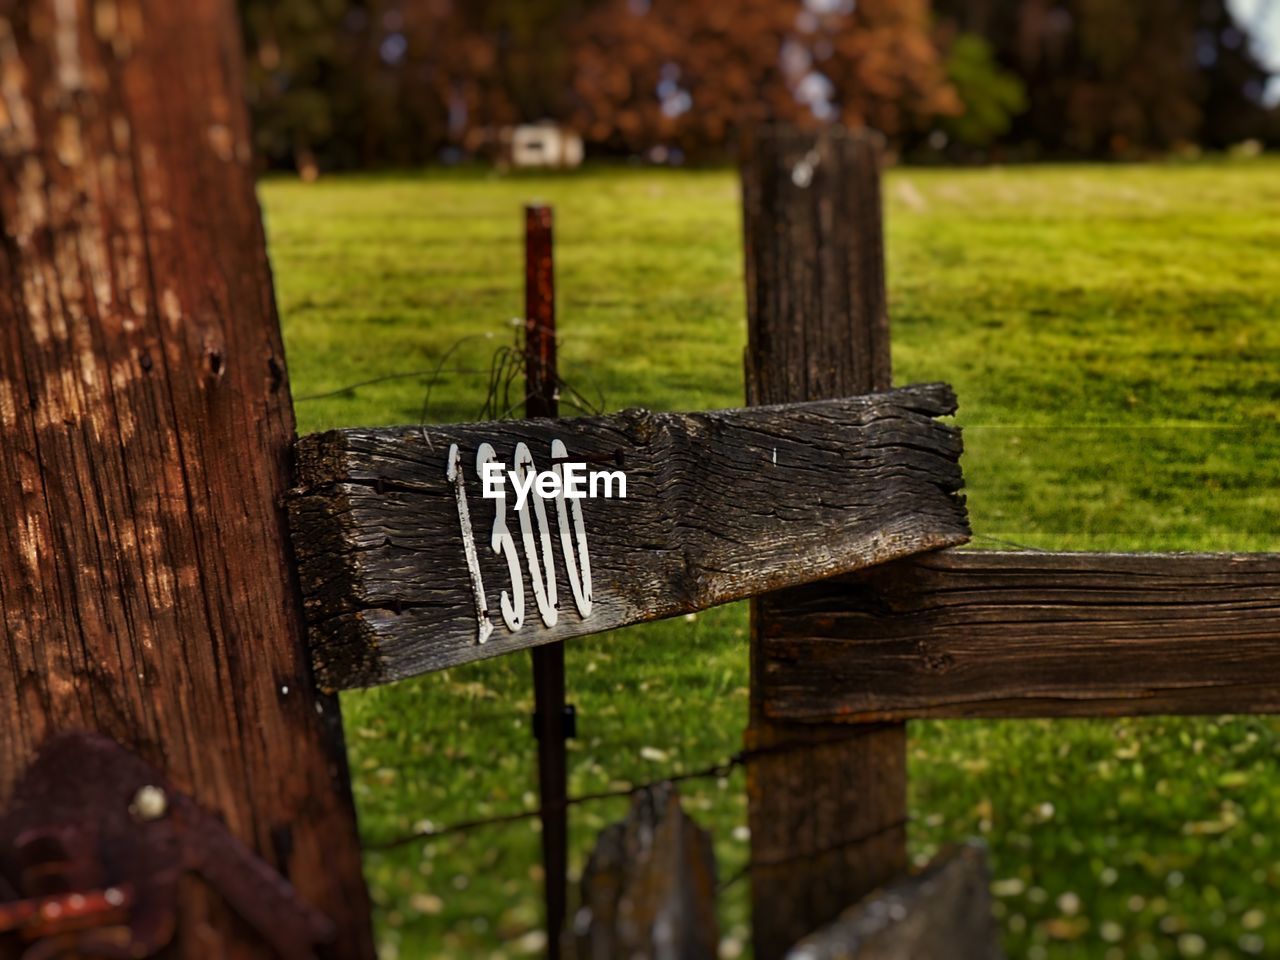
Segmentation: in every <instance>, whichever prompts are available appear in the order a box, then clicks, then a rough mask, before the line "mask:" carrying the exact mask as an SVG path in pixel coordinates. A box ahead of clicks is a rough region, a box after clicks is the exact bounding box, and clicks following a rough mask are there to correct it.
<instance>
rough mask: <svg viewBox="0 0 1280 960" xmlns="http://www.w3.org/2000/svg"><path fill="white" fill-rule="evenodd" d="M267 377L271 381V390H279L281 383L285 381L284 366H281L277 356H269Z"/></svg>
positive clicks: (273, 391)
mask: <svg viewBox="0 0 1280 960" xmlns="http://www.w3.org/2000/svg"><path fill="white" fill-rule="evenodd" d="M267 377H268V378H269V380H270V383H271V392H272V393H276V392H278V391H279V390H280V385H281V384H282V383H284V367H282V366H280V362H279V361H278V360H276V358H275V357H267Z"/></svg>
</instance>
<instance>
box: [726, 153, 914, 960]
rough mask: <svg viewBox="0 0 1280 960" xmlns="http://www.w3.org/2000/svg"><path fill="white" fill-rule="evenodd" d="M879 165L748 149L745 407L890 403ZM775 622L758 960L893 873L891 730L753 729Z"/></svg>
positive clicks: (900, 773) (895, 769)
mask: <svg viewBox="0 0 1280 960" xmlns="http://www.w3.org/2000/svg"><path fill="white" fill-rule="evenodd" d="M877 153H878V151H877V143H876V140H875V138H874V137H870V136H866V135H860V134H851V133H847V132H845V131H842V130H839V129H833V130H828V131H825V132H822V133H819V134H817V135H811V134H799V133H795V132H791V131H787V130H767V131H764V132H763V133H762V134H760V135H759V136H758V137H757V138H756V139H755V140H754V142H752V143H749V144H747V147H746V153H745V156H746V165H745V169H744V171H743V208H744V217H743V219H744V227H745V232H746V281H747V309H748V323H749V326H748V337H749V343H750V346H749V348H748V352H747V360H746V370H747V396H748V398H749V399H750V401H751V402H752V403H790V402H796V401H800V400H816V399H820V398H823V397H830V396H841V395H846V394H850V393H865V392H867V391H870V390H885V389H888V388H889V380H890V376H889V371H890V362H889V325H888V315H887V312H886V309H885V293H884V289H885V287H884V254H883V241H882V235H881V218H880V176H879V169H878V156H877ZM787 617H788V613H787V611H786V609H785V608H784V607H782V606H780V605H778V604H769V605H767V606H766V605H762V604H757V605H755V606H753V611H752V637H751V673H752V681H751V689H752V702H751V723H750V727H749V729H748V731H747V745H748V746H749V747H753V748H765V747H769V746H771V745H774V744H779V743H794V744H804V745H803V746H801V747H800V748H798V749H786V750H779V751H778V752H777V753H775V754H770V755H767V756H764V757H761V758H760V759H758V760H757V761H756V762H755V763H753V764H752V765H751V766H750V767H749V768H748V772H747V790H748V802H749V820H750V825H751V850H752V862H753V864H754V866H753V868H752V871H751V887H752V906H753V914H752V916H753V929H754V938H755V955H756V956H757V957H758V958H760V960H774V958H777V957H780V956H782V955H783V954H784V953H785V952H786V950H787V948H788V947H789V946H791V944H793V943H795V942H796V940H798V939H799V938H800V937H802V936H803V935H804V934H806V933H808V932H809V931H811V930H813V929H815V928H816V927H818V926H819V925H820V924H823V923H826V922H827V921H829V920H831V919H832V918H834V917H835V916H836V915H837V914H838V913H839V912H840V911H841V910H843V909H844V908H845V907H847V906H848V905H849V904H851V903H854V902H855V901H857V900H858V899H860V898H861V897H862V896H863V895H865V894H866V893H868V892H869V891H870V890H872V889H874V888H875V887H877V886H879V885H880V884H882V883H885V882H887V881H888V880H889V879H890V878H891V877H893V876H894V875H895V874H897V873H898V872H899V871H900V870H901V869H902V868H903V867H905V865H906V859H907V858H906V829H905V822H906V807H907V758H906V731H905V727H903V726H901V725H890V726H876V727H865V728H861V729H853V730H850V729H849V728H847V727H846V728H843V729H840V728H837V729H835V730H824V729H822V728H820V727H805V726H804V725H798V724H787V723H780V722H777V721H774V720H771V719H769V718H767V717H766V716H765V715H764V709H763V704H764V702H765V699H766V698H767V696H768V689H769V684H770V678H769V677H768V675H767V674H766V673H765V671H764V669H763V663H762V662H761V659H760V658H761V653H762V643H761V640H762V638H763V637H765V636H768V635H769V633H770V632H771V630H772V629H773V624H774V623H775V622H776V621H782V622H785V621H786V619H787ZM806 741H808V743H807V744H806V743H805V742H806Z"/></svg>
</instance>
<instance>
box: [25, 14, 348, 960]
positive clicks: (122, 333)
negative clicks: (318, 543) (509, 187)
mask: <svg viewBox="0 0 1280 960" xmlns="http://www.w3.org/2000/svg"><path fill="white" fill-rule="evenodd" d="M241 69H242V63H241V51H240V34H239V28H238V25H237V22H236V15H235V10H234V4H233V3H232V2H231V0H184V2H182V3H173V2H170V0H117V2H115V3H91V2H89V0H31V2H28V3H23V4H13V3H9V4H5V5H4V9H3V12H2V13H0V223H2V224H3V227H2V229H3V236H2V237H0V291H3V296H0V338H2V340H0V525H2V527H3V532H2V533H0V602H2V604H3V610H4V618H5V619H4V624H3V633H2V636H3V640H2V641H0V642H2V645H3V657H2V658H0V797H2V796H7V795H8V793H9V791H10V789H11V787H12V785H13V783H14V780H15V778H16V777H17V775H18V774H19V773H20V772H21V771H22V770H23V768H24V767H25V766H26V764H27V762H28V761H29V759H30V758H31V756H32V754H33V752H34V750H35V749H36V747H37V746H38V745H39V744H40V743H41V741H43V740H44V739H46V738H47V737H48V736H49V735H50V734H51V733H53V732H55V731H58V730H61V729H65V728H70V727H80V728H90V729H94V730H98V731H101V732H103V733H105V734H107V735H108V736H110V737H113V738H115V739H116V740H118V741H120V742H122V743H124V744H126V745H128V746H130V747H132V748H133V749H135V750H137V751H138V752H140V753H141V754H142V755H143V756H144V757H145V758H146V759H147V760H148V761H150V762H152V763H154V764H155V765H156V766H158V767H160V768H161V769H162V770H164V771H165V772H166V773H167V774H168V776H169V777H170V778H171V779H172V780H173V782H174V783H175V785H176V786H177V787H179V788H180V789H182V790H184V791H186V792H188V793H190V794H192V795H193V796H194V797H195V798H196V800H198V801H199V802H200V803H202V804H203V805H205V806H206V807H208V808H210V809H212V810H214V811H216V812H217V813H218V814H220V815H221V816H222V817H224V818H225V820H226V822H227V824H228V826H229V827H230V829H231V830H232V831H233V832H234V833H235V834H237V835H238V836H239V837H241V838H242V839H243V840H245V841H246V842H247V843H248V844H249V845H250V846H251V847H253V848H254V849H255V850H256V851H257V852H258V854H259V855H260V856H262V857H263V858H265V859H266V860H267V861H268V862H270V863H272V864H274V865H275V866H276V867H277V868H278V869H279V870H280V871H281V873H283V874H284V875H285V876H286V877H288V878H289V879H290V880H291V881H292V883H293V884H294V886H295V887H296V889H297V890H298V891H299V893H300V894H301V895H302V896H303V898H304V899H306V900H308V901H309V902H310V903H312V904H313V905H314V906H315V907H317V908H319V909H320V910H321V911H323V912H324V913H325V914H327V915H328V917H329V918H330V919H331V920H333V921H334V923H335V924H336V926H337V929H338V938H337V942H336V943H335V944H334V945H333V947H332V950H331V952H330V953H329V954H328V955H329V956H331V957H342V958H369V957H372V956H373V946H372V937H371V933H370V926H369V913H368V898H367V894H366V890H365V885H364V879H363V876H362V873H361V863H360V851H359V846H358V841H357V836H356V825H355V816H354V810H353V807H352V803H351V797H350V791H349V788H348V782H347V771H346V760H345V754H344V752H343V749H342V737H341V720H340V717H339V715H338V704H337V701H336V699H335V698H333V697H332V696H326V695H323V694H322V693H320V692H319V691H317V690H316V688H315V686H314V684H313V682H312V679H311V673H310V668H309V662H308V658H307V656H306V652H305V649H304V633H303V620H302V611H301V602H300V599H299V596H298V592H297V588H296V583H295V579H294V575H293V573H292V569H291V560H290V551H289V547H288V541H287V538H286V527H285V518H284V512H283V509H282V504H281V501H282V497H283V495H284V492H285V490H286V489H287V487H288V485H289V462H290V455H289V450H290V444H291V442H292V440H293V435H294V420H293V410H292V406H291V403H290V397H289V386H288V382H287V379H286V375H285V366H284V352H283V349H282V346H281V339H280V329H279V324H278V321H277V317H276V311H275V305H274V300H273V294H272V285H271V274H270V270H269V268H268V265H267V257H266V250H265V244H264V238H263V232H262V226H261V221H260V218H259V211H258V205H257V201H256V199H255V196H254V184H253V170H252V165H251V161H250V135H249V129H248V122H247V117H246V114H245V110H244V106H243V91H242V87H241ZM166 955H171V956H182V957H237V958H243V957H265V956H266V955H267V953H266V951H265V949H264V948H262V947H261V946H259V943H258V939H257V938H256V937H255V936H254V935H253V934H252V933H251V932H250V931H249V930H248V929H247V927H246V926H245V925H244V924H242V923H240V922H239V921H233V920H232V919H231V918H230V916H229V914H228V910H227V908H226V907H225V906H223V904H222V901H221V900H220V898H219V897H218V896H217V895H216V894H212V893H210V892H209V891H208V890H207V889H206V888H205V887H204V886H203V885H201V884H197V883H192V884H188V885H184V887H183V892H182V902H181V905H180V911H179V926H178V931H177V935H176V939H175V946H174V947H173V948H172V949H171V950H170V951H168V952H167V953H166Z"/></svg>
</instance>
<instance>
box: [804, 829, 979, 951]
mask: <svg viewBox="0 0 1280 960" xmlns="http://www.w3.org/2000/svg"><path fill="white" fill-rule="evenodd" d="M990 882H991V881H990V876H989V874H988V872H987V864H986V856H985V854H984V853H983V849H982V847H981V846H979V845H977V844H966V845H964V846H961V847H956V848H954V849H952V850H950V851H947V852H944V853H942V854H941V855H939V856H938V857H937V858H936V859H935V860H934V861H933V862H932V863H930V864H929V866H927V867H925V869H924V870H923V871H921V872H920V873H919V874H917V875H916V876H913V877H906V878H904V879H902V880H899V881H897V882H895V883H892V884H890V885H889V886H887V887H886V888H885V889H883V890H881V891H879V892H877V893H874V894H872V895H871V896H869V897H867V898H866V899H865V900H863V901H861V902H860V903H858V904H857V905H856V906H854V907H851V908H850V909H849V910H847V911H845V912H844V913H843V914H841V916H840V918H839V919H838V920H836V921H835V922H834V923H831V924H829V925H828V926H826V927H824V928H822V929H821V930H818V931H816V932H815V933H813V934H811V935H810V936H808V937H805V938H804V939H803V940H801V941H800V942H799V943H797V944H796V945H795V946H794V947H792V948H791V950H790V952H788V954H787V960H1001V958H1002V957H1003V956H1004V954H1003V952H1002V951H1001V949H1000V940H999V933H998V931H997V929H996V925H995V921H994V919H993V917H992V914H991V892H990Z"/></svg>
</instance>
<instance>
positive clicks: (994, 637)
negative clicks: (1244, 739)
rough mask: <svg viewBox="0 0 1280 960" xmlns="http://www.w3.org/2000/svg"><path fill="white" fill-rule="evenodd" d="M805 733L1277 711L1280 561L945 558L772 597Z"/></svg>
mask: <svg viewBox="0 0 1280 960" xmlns="http://www.w3.org/2000/svg"><path fill="white" fill-rule="evenodd" d="M775 602H776V603H777V604H778V605H779V606H780V607H782V608H784V609H786V610H787V611H788V614H789V615H788V617H787V618H786V619H785V620H781V619H776V618H775V619H773V620H772V621H771V629H770V631H769V633H768V634H767V635H766V636H765V638H764V654H765V658H766V666H765V670H766V673H767V675H768V677H769V683H768V685H767V688H766V697H765V710H766V711H767V712H768V714H769V715H770V716H773V717H787V718H790V719H795V720H814V721H828V720H836V719H843V720H855V721H856V720H871V719H889V718H894V719H902V718H906V717H1083V716H1087V717H1097V716H1135V715H1141V714H1196V713H1199V714H1206V713H1207V714H1217V713H1275V712H1277V711H1280V687H1277V685H1276V682H1275V678H1276V676H1277V675H1280V556H1277V555H1268V554H1254V555H1237V556H1233V555H1230V554H1226V555H1194V554H1182V555H1176V554H1174V555H1161V554H1089V553H1083V554H1082V553H1072V554H1055V553H983V552H977V551H975V552H968V551H964V552H957V551H942V552H939V553H936V554H932V555H929V556H927V557H920V558H916V559H914V560H911V561H904V562H901V563H891V564H886V565H885V566H883V567H877V568H876V569H875V570H870V571H865V572H864V573H862V574H856V575H853V576H850V577H841V578H838V579H835V580H829V581H826V582H823V583H820V584H812V585H811V586H808V587H802V588H797V589H795V590H789V591H785V592H784V593H782V594H781V595H775V596H773V597H770V599H769V603H770V604H773V603H775Z"/></svg>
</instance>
